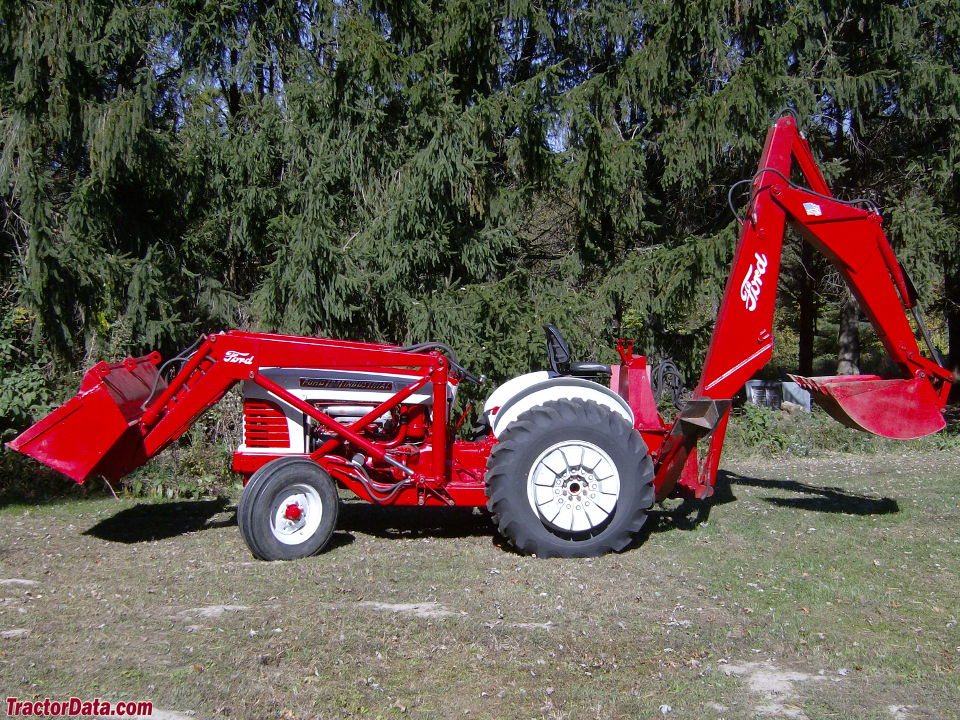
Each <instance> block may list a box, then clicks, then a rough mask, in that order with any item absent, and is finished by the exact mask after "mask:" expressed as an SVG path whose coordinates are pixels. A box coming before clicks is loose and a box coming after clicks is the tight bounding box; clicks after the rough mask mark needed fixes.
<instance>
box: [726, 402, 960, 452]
mask: <svg viewBox="0 0 960 720" xmlns="http://www.w3.org/2000/svg"><path fill="white" fill-rule="evenodd" d="M956 449H960V423H957V422H948V424H947V427H946V428H945V429H944V430H942V431H940V432H939V433H935V434H933V435H929V436H927V437H924V438H919V439H917V440H891V439H889V438H882V437H878V436H876V435H871V434H870V433H867V432H862V431H860V430H854V429H853V428H848V427H846V426H844V425H841V424H840V423H838V422H837V421H835V420H834V419H833V418H831V417H830V416H829V415H827V414H826V413H825V412H824V411H823V410H821V409H820V408H818V407H814V408H813V411H812V412H811V413H804V412H796V413H790V412H786V411H783V410H772V409H770V408H765V407H760V406H757V405H744V406H743V407H741V408H738V409H735V410H734V411H733V413H732V415H731V418H730V424H729V426H728V428H727V436H726V440H725V442H724V454H725V455H726V456H727V457H751V456H787V457H810V456H813V455H820V454H827V453H849V454H861V455H872V454H875V453H883V452H900V453H903V452H929V451H931V450H956Z"/></svg>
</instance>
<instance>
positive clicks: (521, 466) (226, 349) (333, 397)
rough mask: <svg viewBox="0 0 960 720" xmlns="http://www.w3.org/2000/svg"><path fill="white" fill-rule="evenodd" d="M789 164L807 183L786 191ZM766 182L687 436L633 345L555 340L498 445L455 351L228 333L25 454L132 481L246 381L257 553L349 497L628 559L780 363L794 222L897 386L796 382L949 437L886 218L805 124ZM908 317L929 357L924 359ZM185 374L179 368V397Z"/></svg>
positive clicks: (291, 547) (306, 546)
mask: <svg viewBox="0 0 960 720" xmlns="http://www.w3.org/2000/svg"><path fill="white" fill-rule="evenodd" d="M794 170H798V171H799V173H800V174H802V176H803V177H804V178H805V181H806V184H807V187H801V186H800V185H798V184H796V183H794V182H792V181H791V180H790V179H789V178H790V176H791V172H792V171H794ZM751 182H752V192H751V201H750V204H749V207H748V210H747V212H746V216H745V217H744V219H743V226H742V231H741V234H740V239H739V243H738V245H737V249H736V254H735V256H734V260H733V267H732V269H731V273H730V277H729V280H728V281H727V287H726V290H725V292H724V296H723V302H722V304H721V307H720V313H719V316H718V318H717V323H716V327H715V328H714V331H713V338H712V340H711V344H710V349H709V351H708V353H707V358H706V363H705V365H704V368H703V373H702V375H701V377H700V381H699V383H698V384H697V386H696V389H695V391H694V393H693V396H692V398H691V399H690V400H689V401H687V403H686V404H685V405H684V406H683V408H682V410H681V411H680V413H679V416H678V417H677V419H676V421H675V422H673V423H666V422H664V420H663V419H662V418H661V416H660V414H659V412H658V410H657V407H656V403H655V402H654V397H653V393H652V390H651V383H650V368H649V366H648V365H647V360H646V358H645V357H643V356H638V355H634V354H633V346H632V343H630V342H625V341H620V342H619V343H618V344H617V350H618V352H619V355H620V363H619V364H618V365H614V366H612V367H611V366H606V365H601V364H598V363H581V362H572V361H571V354H570V350H569V348H568V346H567V344H566V342H564V340H563V338H562V337H561V335H560V333H559V332H558V331H557V330H556V328H553V327H551V326H548V328H547V336H548V337H547V354H548V365H549V369H547V370H543V371H541V372H533V373H528V374H525V375H521V376H519V377H516V378H513V379H512V380H509V381H508V382H506V383H504V384H503V385H501V386H500V387H498V388H497V389H496V390H494V391H493V393H492V394H491V395H490V397H489V398H488V400H487V401H486V403H485V405H484V408H483V413H482V417H481V421H482V423H483V428H484V431H483V432H482V433H480V437H479V439H476V440H472V441H466V440H460V439H456V437H455V436H456V430H457V425H458V423H454V422H453V419H454V415H453V408H454V400H455V397H456V394H457V389H458V387H459V385H460V383H462V382H479V381H480V380H479V378H477V377H476V376H474V375H473V374H471V373H470V372H469V371H467V370H466V369H464V368H463V367H462V366H461V365H460V364H459V363H458V361H457V358H456V356H455V355H454V353H453V352H452V351H451V350H450V348H448V347H447V346H445V345H443V344H441V343H423V344H419V345H413V346H409V347H398V346H393V345H381V344H372V343H360V342H347V341H341V340H327V339H316V338H306V337H291V336H286V335H276V334H267V333H249V332H238V331H229V332H224V333H220V334H217V335H209V336H206V337H203V338H201V339H200V340H199V341H198V345H195V347H194V348H191V349H190V350H189V351H186V352H184V353H181V354H180V355H179V356H177V357H175V358H173V359H172V360H170V361H168V362H167V363H165V364H163V365H161V358H160V356H159V354H158V353H152V354H150V355H146V356H143V357H140V358H127V359H126V360H124V361H123V362H120V363H115V364H107V363H100V364H99V365H97V366H96V367H94V368H92V369H91V370H90V371H89V372H87V374H86V376H85V377H84V379H83V382H82V384H81V386H80V391H79V393H78V394H77V395H76V396H75V397H73V398H71V399H70V400H69V401H68V402H67V403H66V404H65V405H63V406H62V407H60V408H58V409H57V410H55V411H54V412H53V413H51V414H50V415H49V416H47V417H46V418H44V419H43V420H41V421H40V422H38V423H37V424H36V425H34V426H33V427H31V428H30V429H28V430H27V431H25V432H24V433H23V434H22V435H20V436H19V437H18V438H16V439H15V440H13V441H12V442H11V443H9V445H10V447H12V448H13V449H15V450H19V451H20V452H23V453H26V454H27V455H30V456H31V457H34V458H36V459H38V460H40V461H41V462H43V463H46V464H47V465H49V466H50V467H52V468H55V469H57V470H59V471H61V472H63V473H64V474H66V475H68V476H69V477H71V478H73V479H74V480H76V481H77V482H79V483H83V482H84V481H85V480H86V479H87V478H89V477H91V476H92V475H103V476H105V477H106V478H107V479H108V480H110V481H116V480H118V479H119V478H121V477H122V476H123V475H125V474H126V473H128V472H130V471H131V470H133V469H135V468H137V467H139V466H140V465H142V464H143V463H145V462H146V461H147V460H148V459H149V458H151V457H153V456H154V455H156V454H157V453H159V452H160V451H161V450H163V449H164V448H165V447H167V446H168V445H169V444H170V443H171V442H173V441H174V440H176V439H177V438H178V437H180V436H181V435H182V434H183V433H184V431H185V430H186V429H187V428H188V427H189V426H190V424H191V423H193V422H194V421H195V420H196V419H197V417H198V416H199V415H200V414H202V413H203V412H204V411H205V410H207V409H208V408H209V407H211V406H212V405H213V404H214V403H216V402H217V401H219V400H220V398H222V397H223V395H224V393H225V392H227V391H228V390H229V389H230V388H231V387H233V386H234V385H235V384H236V383H242V385H243V418H244V424H243V439H242V442H241V444H240V446H239V447H238V448H237V450H236V452H235V453H234V459H233V467H234V469H235V470H236V471H238V472H239V473H241V474H243V475H244V477H245V479H246V484H245V488H244V491H243V495H242V496H241V499H240V504H239V507H238V510H237V521H238V524H239V526H240V531H241V533H242V534H243V537H244V540H245V541H246V542H247V545H248V546H249V547H250V550H251V551H252V552H253V554H254V555H255V556H256V557H258V558H262V559H265V560H275V559H292V558H300V557H305V556H308V555H312V554H314V553H317V552H319V551H320V550H322V549H323V548H324V546H325V545H326V544H327V542H328V541H329V540H330V536H331V534H332V533H333V531H334V528H335V526H336V522H337V511H338V507H339V497H338V489H339V488H345V489H347V490H350V491H352V492H353V493H355V494H356V495H357V496H359V497H360V498H362V499H364V500H366V501H369V502H371V503H377V504H382V505H460V506H486V507H487V508H488V509H489V510H490V512H491V513H492V514H493V518H494V521H495V523H496V524H497V527H498V528H499V530H500V532H501V533H502V534H503V535H504V536H505V537H506V538H508V539H509V540H510V542H511V543H513V545H514V546H516V548H517V549H518V550H520V551H521V552H524V553H532V554H536V555H538V556H541V557H547V556H562V557H582V556H592V555H599V554H601V553H605V552H609V551H611V550H620V549H622V548H624V547H625V546H626V545H627V544H628V543H629V542H630V540H631V538H632V537H633V536H634V534H635V533H636V532H637V531H638V530H639V529H640V528H641V526H642V525H643V524H644V521H645V520H646V516H647V511H648V510H649V508H650V507H651V506H652V505H653V503H654V502H655V501H659V500H662V499H664V498H666V497H669V496H675V495H679V496H683V497H688V498H706V497H708V496H710V494H711V493H712V492H713V486H714V482H715V479H716V472H717V466H718V464H719V462H720V453H721V449H722V447H723V439H724V434H725V431H726V426H727V420H728V418H729V414H730V402H731V398H732V397H733V396H734V394H736V393H737V392H738V391H739V390H740V388H741V387H742V386H743V384H744V382H745V381H746V380H748V379H749V378H750V377H751V376H752V375H753V374H754V373H756V372H757V370H758V369H760V368H761V367H762V366H763V365H764V364H765V363H766V362H767V361H768V360H769V359H770V356H771V352H772V348H773V336H772V331H771V330H772V322H773V311H774V303H775V299H776V294H777V292H776V291H777V279H778V275H779V271H780V256H781V250H782V245H783V233H784V228H785V227H786V226H787V225H788V224H789V225H790V226H791V227H792V228H793V229H794V230H795V231H797V232H798V233H799V234H800V235H801V236H802V237H803V238H804V239H805V240H806V241H807V242H809V243H810V244H811V245H812V246H813V247H815V248H816V249H818V250H819V251H821V252H822V253H824V254H825V255H826V256H827V257H828V258H829V259H830V261H831V262H832V263H833V265H834V266H835V267H836V268H837V270H838V271H839V273H840V274H841V276H842V277H843V278H844V279H845V280H846V282H847V284H848V285H849V286H850V288H851V290H852V291H853V293H854V295H855V296H856V298H857V300H858V301H859V303H860V307H861V308H862V309H863V311H864V312H865V313H866V314H867V316H868V317H869V319H870V321H871V323H872V324H873V326H874V328H876V331H877V334H878V335H879V337H880V339H881V341H882V342H883V344H884V346H885V348H886V350H887V352H888V353H889V355H890V358H891V359H892V360H893V362H894V363H895V364H896V366H897V368H898V369H899V373H900V376H901V377H898V378H881V377H878V376H872V375H871V376H866V375H858V376H840V377H820V378H796V380H797V381H798V382H799V383H800V384H801V385H802V386H803V387H805V388H807V389H808V390H810V391H811V392H812V393H813V395H814V397H815V398H816V399H817V400H818V401H819V402H820V403H821V404H822V405H823V406H824V407H825V409H826V410H827V411H828V412H829V413H830V414H831V415H833V416H834V417H835V418H836V419H838V420H840V421H841V422H843V423H845V424H847V425H851V426H853V427H856V428H859V429H862V430H866V431H869V432H873V433H876V434H878V435H882V436H884V437H891V438H916V437H921V436H923V435H927V434H930V433H933V432H936V431H938V430H940V429H942V428H943V427H944V424H945V423H944V419H943V412H942V411H943V407H944V405H945V403H946V399H947V394H948V392H949V389H950V384H951V382H952V380H953V376H952V373H950V372H949V371H948V370H946V369H945V368H944V367H943V363H942V361H941V360H940V359H939V356H938V354H937V352H936V350H935V348H934V346H933V344H932V343H931V341H930V338H929V336H928V334H927V332H926V329H925V328H924V326H923V322H922V319H921V316H920V314H919V311H918V309H917V307H916V304H915V297H914V294H913V293H912V290H911V286H910V285H909V282H908V281H907V279H906V277H905V275H904V272H903V270H902V268H901V266H900V264H899V263H898V262H897V260H896V258H895V257H894V254H893V251H892V249H891V247H890V244H889V242H888V241H887V238H886V236H885V235H884V233H883V230H882V229H881V217H880V215H879V214H878V213H877V211H876V209H875V208H873V207H872V206H869V204H866V205H867V206H866V207H864V205H865V203H863V202H862V201H843V200H838V199H836V198H834V197H833V196H832V195H831V194H830V190H829V188H828V187H827V184H826V182H825V181H824V179H823V176H822V174H821V173H820V171H819V170H818V168H817V165H816V163H815V161H814V159H813V157H812V155H811V153H810V147H809V145H808V143H807V141H806V140H805V138H804V136H803V134H802V133H801V132H799V130H798V128H797V125H796V122H795V120H794V119H793V118H792V117H784V118H781V119H780V120H779V121H778V122H777V123H776V124H775V125H774V126H773V127H772V128H771V129H770V131H769V134H768V136H767V140H766V145H765V147H764V150H763V155H762V157H761V160H760V165H759V169H758V171H757V173H756V174H755V175H754V177H753V178H752V181H751ZM906 310H911V311H912V312H913V314H914V317H915V318H916V325H917V329H918V331H919V332H920V333H921V334H922V335H923V337H924V340H925V341H926V345H927V348H928V350H929V352H930V354H931V356H932V358H933V359H928V358H927V357H924V355H923V354H922V353H921V352H920V349H919V347H918V344H917V340H916V338H915V335H914V331H913V329H912V328H911V326H910V323H909V321H908V319H907V316H906ZM171 365H173V366H176V365H179V366H180V367H179V370H178V371H177V372H176V374H175V375H174V376H173V377H172V378H171V379H170V380H169V381H167V380H165V379H164V378H165V376H166V375H169V373H166V375H165V372H164V371H165V370H166V369H167V368H168V366H171ZM600 378H603V379H606V378H609V382H608V383H607V384H602V383H601V382H598V381H597V380H598V379H600ZM708 436H709V442H708V443H704V445H705V446H706V451H705V455H704V456H702V457H698V454H697V445H698V441H700V440H701V439H704V438H707V437H708Z"/></svg>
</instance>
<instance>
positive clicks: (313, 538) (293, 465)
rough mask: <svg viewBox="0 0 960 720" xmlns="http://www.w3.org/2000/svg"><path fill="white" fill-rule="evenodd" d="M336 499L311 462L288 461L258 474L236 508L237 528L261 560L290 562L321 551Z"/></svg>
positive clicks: (332, 487)
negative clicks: (238, 527)
mask: <svg viewBox="0 0 960 720" xmlns="http://www.w3.org/2000/svg"><path fill="white" fill-rule="evenodd" d="M339 509H340V498H339V496H338V494H337V486H336V483H334V481H333V479H332V478H331V477H330V476H329V475H328V474H327V472H326V471H325V470H324V469H323V468H321V467H320V466H319V465H317V464H316V463H315V462H313V461H312V460H309V459H307V458H301V457H287V458H278V459H277V460H273V461H271V462H269V463H267V464H266V465H264V466H263V467H262V468H260V469H259V470H257V472H255V473H254V474H253V476H252V477H251V478H250V480H249V481H248V482H247V486H246V487H245V488H244V489H243V495H241V496H240V503H239V505H238V506H237V525H239V526H240V534H241V535H242V536H243V539H244V541H245V542H246V543H247V547H249V548H250V552H252V553H253V555H254V557H256V558H258V559H260V560H295V559H297V558H304V557H309V556H310V555H316V554H317V553H318V552H320V551H321V550H323V548H324V547H326V545H327V543H328V542H330V537H331V536H332V535H333V531H334V528H335V527H336V525H337V515H338V513H339Z"/></svg>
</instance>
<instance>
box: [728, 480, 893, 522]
mask: <svg viewBox="0 0 960 720" xmlns="http://www.w3.org/2000/svg"><path fill="white" fill-rule="evenodd" d="M729 478H730V481H731V482H733V483H736V484H737V485H751V486H753V487H760V488H766V489H768V490H782V491H783V492H793V493H803V494H804V495H806V496H807V497H798V498H790V497H765V498H763V500H764V501H766V502H768V503H770V504H771V505H778V506H780V507H786V508H796V509H797V510H807V511H810V512H824V513H844V514H847V515H888V514H890V513H896V512H900V506H899V505H898V504H897V501H896V500H894V499H893V498H888V497H880V498H878V497H871V496H869V495H862V494H860V493H854V492H850V491H849V490H844V489H843V488H838V487H828V486H820V485H810V484H808V483H802V482H798V481H796V480H769V479H767V478H751V477H745V476H743V475H737V474H736V473H729Z"/></svg>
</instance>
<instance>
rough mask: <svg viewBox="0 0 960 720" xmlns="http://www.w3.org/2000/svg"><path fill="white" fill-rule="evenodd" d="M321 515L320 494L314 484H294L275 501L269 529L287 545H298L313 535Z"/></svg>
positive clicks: (318, 525) (321, 503)
mask: <svg viewBox="0 0 960 720" xmlns="http://www.w3.org/2000/svg"><path fill="white" fill-rule="evenodd" d="M322 518H323V502H322V501H321V500H320V493H318V492H317V490H316V488H314V487H313V486H311V485H305V484H303V483H295V484H293V485H290V486H289V487H287V488H285V489H284V491H283V492H282V493H280V495H278V496H277V498H276V500H274V501H273V508H271V511H270V531H271V532H272V533H273V536H274V537H275V538H276V539H277V540H279V541H280V542H282V543H283V544H284V545H299V544H300V543H302V542H306V541H307V540H309V539H310V538H311V537H313V534H314V533H316V532H317V528H319V527H320V520H321V519H322Z"/></svg>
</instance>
